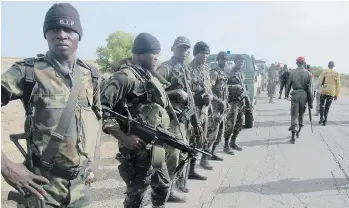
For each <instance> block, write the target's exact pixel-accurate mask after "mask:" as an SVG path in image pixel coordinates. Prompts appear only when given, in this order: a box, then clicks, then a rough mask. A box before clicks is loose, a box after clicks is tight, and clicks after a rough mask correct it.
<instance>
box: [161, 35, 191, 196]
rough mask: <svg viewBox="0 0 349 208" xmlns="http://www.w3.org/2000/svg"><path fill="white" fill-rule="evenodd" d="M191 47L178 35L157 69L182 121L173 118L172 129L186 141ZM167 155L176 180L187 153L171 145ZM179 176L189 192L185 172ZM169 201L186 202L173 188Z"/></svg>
mask: <svg viewBox="0 0 349 208" xmlns="http://www.w3.org/2000/svg"><path fill="white" fill-rule="evenodd" d="M190 47H191V45H190V41H189V39H188V38H186V37H183V36H179V37H177V38H176V40H175V41H174V43H173V46H172V48H171V50H172V52H173V56H172V57H171V59H170V60H168V61H165V62H163V63H162V64H161V65H160V66H159V68H158V69H157V73H158V74H159V75H161V76H162V77H163V78H164V79H165V81H164V84H166V82H167V83H168V84H167V88H166V91H167V94H168V96H169V98H170V100H171V103H172V106H173V108H174V110H175V113H176V115H177V117H178V120H179V123H180V124H179V128H178V125H177V124H176V122H175V119H172V120H171V122H172V123H171V131H172V132H173V133H175V134H177V135H178V136H179V137H181V138H183V139H184V140H185V142H188V141H189V139H188V136H187V135H188V134H187V133H188V128H189V126H190V121H189V120H187V117H186V116H185V115H184V113H185V109H186V108H187V107H188V104H189V103H188V94H187V88H186V86H187V85H186V82H187V84H189V83H190V73H189V71H188V69H187V67H186V66H185V64H184V60H185V58H186V57H188V55H189V49H190ZM184 73H185V74H184ZM186 80H187V81H186ZM160 81H161V80H160ZM190 99H193V98H190ZM167 155H168V157H167V167H168V172H169V175H170V178H171V181H174V180H175V177H176V175H175V171H176V167H177V166H178V165H179V162H180V161H182V160H184V159H185V158H186V156H187V155H186V154H185V153H180V152H179V150H178V149H175V148H171V147H170V148H168V149H167ZM184 169H185V168H184ZM178 176H179V178H178V180H176V184H177V186H178V188H179V189H181V190H182V191H184V192H188V191H189V190H188V189H187V188H186V187H185V186H184V183H185V181H184V180H185V176H184V173H183V172H180V173H178ZM168 201H169V202H185V201H186V200H185V199H184V198H181V197H180V196H178V195H177V194H176V193H175V191H174V190H173V189H171V192H170V196H169V199H168Z"/></svg>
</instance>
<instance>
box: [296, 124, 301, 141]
mask: <svg viewBox="0 0 349 208" xmlns="http://www.w3.org/2000/svg"><path fill="white" fill-rule="evenodd" d="M301 130H302V127H299V130H298V131H297V132H296V138H297V139H298V138H299V133H300V132H301Z"/></svg>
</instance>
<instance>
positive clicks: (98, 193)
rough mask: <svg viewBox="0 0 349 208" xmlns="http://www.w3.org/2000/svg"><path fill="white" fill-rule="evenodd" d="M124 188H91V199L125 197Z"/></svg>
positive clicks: (103, 199) (101, 199)
mask: <svg viewBox="0 0 349 208" xmlns="http://www.w3.org/2000/svg"><path fill="white" fill-rule="evenodd" d="M125 191H126V188H125V187H118V188H113V189H108V188H102V189H91V192H90V193H91V196H92V201H105V200H113V199H123V198H125V195H124V193H125Z"/></svg>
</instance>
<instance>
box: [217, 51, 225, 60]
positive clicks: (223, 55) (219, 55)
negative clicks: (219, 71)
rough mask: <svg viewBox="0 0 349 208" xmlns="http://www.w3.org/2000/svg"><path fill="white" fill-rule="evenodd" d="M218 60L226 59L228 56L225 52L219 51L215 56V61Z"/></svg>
mask: <svg viewBox="0 0 349 208" xmlns="http://www.w3.org/2000/svg"><path fill="white" fill-rule="evenodd" d="M219 59H225V60H226V59H228V54H227V52H225V51H221V52H219V53H218V54H217V57H216V60H219Z"/></svg>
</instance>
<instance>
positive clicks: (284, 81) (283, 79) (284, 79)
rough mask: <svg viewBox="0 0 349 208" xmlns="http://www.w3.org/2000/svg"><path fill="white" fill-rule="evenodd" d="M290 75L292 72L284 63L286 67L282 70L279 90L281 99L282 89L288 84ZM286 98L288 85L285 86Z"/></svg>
mask: <svg viewBox="0 0 349 208" xmlns="http://www.w3.org/2000/svg"><path fill="white" fill-rule="evenodd" d="M289 76H290V72H289V71H288V69H287V65H286V64H285V65H284V68H283V69H282V70H281V71H280V77H279V79H280V91H279V99H281V94H282V91H283V90H284V87H285V86H286V84H287V80H288V77H289ZM285 99H286V87H285Z"/></svg>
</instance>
